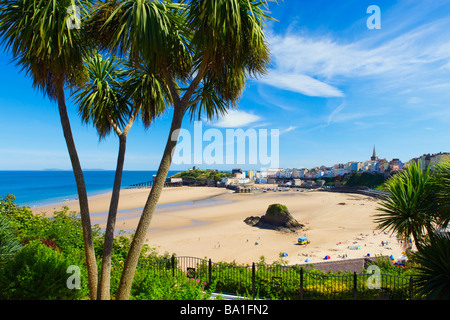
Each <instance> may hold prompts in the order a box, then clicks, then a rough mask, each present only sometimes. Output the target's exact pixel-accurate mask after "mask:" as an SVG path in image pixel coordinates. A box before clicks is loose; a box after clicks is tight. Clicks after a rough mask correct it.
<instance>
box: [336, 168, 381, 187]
mask: <svg viewBox="0 0 450 320" xmlns="http://www.w3.org/2000/svg"><path fill="white" fill-rule="evenodd" d="M384 181H385V178H384V175H382V174H370V173H367V172H362V173H352V174H351V175H350V176H349V177H348V180H347V181H346V183H345V185H346V186H347V187H375V188H376V187H379V186H380V185H382V184H383V183H384Z"/></svg>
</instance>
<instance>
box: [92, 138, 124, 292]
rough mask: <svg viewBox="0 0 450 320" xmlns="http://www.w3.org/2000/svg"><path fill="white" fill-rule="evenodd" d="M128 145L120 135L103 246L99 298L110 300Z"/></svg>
mask: <svg viewBox="0 0 450 320" xmlns="http://www.w3.org/2000/svg"><path fill="white" fill-rule="evenodd" d="M126 146H127V136H126V134H122V135H119V154H118V157H117V165H116V174H115V177H114V186H113V192H112V195H111V202H110V205H109V214H108V221H107V224H106V231H105V243H104V247H103V258H102V270H101V275H100V285H99V290H98V299H100V300H110V295H111V292H110V284H111V282H110V281H111V257H112V252H113V241H114V229H115V225H116V217H117V209H118V206H119V197H120V187H121V183H122V173H123V166H124V162H125V151H126Z"/></svg>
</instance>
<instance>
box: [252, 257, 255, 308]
mask: <svg viewBox="0 0 450 320" xmlns="http://www.w3.org/2000/svg"><path fill="white" fill-rule="evenodd" d="M255 273H256V270H255V263H254V262H253V264H252V295H253V300H255V298H256V292H255Z"/></svg>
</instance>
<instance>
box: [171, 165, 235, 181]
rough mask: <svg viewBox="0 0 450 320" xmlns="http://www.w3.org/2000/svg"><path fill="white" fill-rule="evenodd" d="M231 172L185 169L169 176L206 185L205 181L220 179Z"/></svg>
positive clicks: (229, 175) (228, 175) (230, 174)
mask: <svg viewBox="0 0 450 320" xmlns="http://www.w3.org/2000/svg"><path fill="white" fill-rule="evenodd" d="M232 176H233V174H232V173H231V172H219V171H214V170H200V169H196V170H187V171H183V172H178V173H176V174H174V175H173V176H171V178H183V179H185V180H188V181H189V180H191V181H195V182H197V183H198V184H201V185H206V183H207V181H208V180H210V181H215V182H217V181H220V180H222V178H225V177H232Z"/></svg>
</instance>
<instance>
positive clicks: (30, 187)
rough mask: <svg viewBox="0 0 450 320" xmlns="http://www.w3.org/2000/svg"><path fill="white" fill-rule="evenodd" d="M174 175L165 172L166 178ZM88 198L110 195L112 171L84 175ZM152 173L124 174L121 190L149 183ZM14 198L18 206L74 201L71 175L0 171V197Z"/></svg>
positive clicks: (55, 172)
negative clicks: (10, 195)
mask: <svg viewBox="0 0 450 320" xmlns="http://www.w3.org/2000/svg"><path fill="white" fill-rule="evenodd" d="M177 172H178V171H169V174H168V177H170V176H171V175H173V174H175V173H177ZM83 174H84V180H85V183H86V189H87V192H88V195H89V196H93V195H97V194H102V193H107V192H111V191H112V188H113V184H114V175H115V171H107V170H105V171H84V172H83ZM155 174H156V171H124V172H123V175H122V188H126V187H128V186H130V185H132V184H136V183H142V182H147V181H152V180H153V175H155ZM8 194H13V195H14V196H15V197H16V203H17V204H19V205H22V206H23V205H28V206H30V207H33V206H41V205H45V204H51V203H56V202H62V201H64V200H66V199H69V200H73V199H76V198H78V194H77V186H76V183H75V177H74V175H73V172H72V171H0V197H1V198H3V197H5V196H6V195H8Z"/></svg>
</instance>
